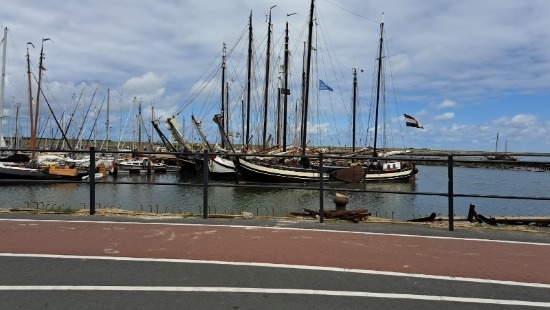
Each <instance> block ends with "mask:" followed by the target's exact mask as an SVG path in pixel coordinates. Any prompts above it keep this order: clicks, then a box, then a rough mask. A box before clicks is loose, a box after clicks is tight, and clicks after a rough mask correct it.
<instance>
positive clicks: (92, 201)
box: [88, 146, 95, 215]
mask: <svg viewBox="0 0 550 310" xmlns="http://www.w3.org/2000/svg"><path fill="white" fill-rule="evenodd" d="M88 179H89V181H90V215H94V214H95V147H94V146H92V147H90V167H89V169H88Z"/></svg>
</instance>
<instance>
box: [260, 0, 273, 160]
mask: <svg viewBox="0 0 550 310" xmlns="http://www.w3.org/2000/svg"><path fill="white" fill-rule="evenodd" d="M274 7H276V5H274V6H272V7H271V8H269V20H268V22H267V51H266V56H265V86H264V130H263V132H262V141H263V144H262V149H263V150H265V149H266V148H267V107H268V97H269V61H270V58H271V51H270V50H271V10H272V9H273V8H274Z"/></svg>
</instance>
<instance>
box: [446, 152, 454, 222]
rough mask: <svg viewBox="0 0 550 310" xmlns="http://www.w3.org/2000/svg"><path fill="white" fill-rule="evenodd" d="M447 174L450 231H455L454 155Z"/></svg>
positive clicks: (450, 157) (450, 159) (449, 161)
mask: <svg viewBox="0 0 550 310" xmlns="http://www.w3.org/2000/svg"><path fill="white" fill-rule="evenodd" d="M447 170H448V172H447V174H448V176H449V181H448V184H449V193H448V194H449V195H448V197H449V231H453V230H454V204H453V201H454V197H453V195H454V192H453V155H449V159H448V162H447Z"/></svg>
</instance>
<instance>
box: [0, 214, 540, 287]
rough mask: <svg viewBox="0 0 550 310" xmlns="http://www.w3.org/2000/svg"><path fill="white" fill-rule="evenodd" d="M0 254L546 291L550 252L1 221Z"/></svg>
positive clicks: (374, 237)
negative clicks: (469, 281)
mask: <svg viewBox="0 0 550 310" xmlns="http://www.w3.org/2000/svg"><path fill="white" fill-rule="evenodd" d="M0 252H1V253H17V254H57V255H83V256H113V257H135V258H167V259H190V260H215V261H226V262H244V263H271V264H290V265H305V266H321V267H336V268H349V269H361V270H375V271H390V272H400V273H411V274H425V275H435V276H452V277H466V278H479V279H491V280H501V281H516V282H528V283H544V284H550V268H547V266H548V258H549V257H550V245H545V244H532V243H509V242H498V241H488V240H464V239H452V238H430V237H419V236H404V235H384V234H373V233H360V232H342V231H320V230H307V229H285V228H273V227H269V228H268V227H250V226H245V227H242V226H220V225H180V224H177V225H174V224H162V223H127V222H88V221H40V220H36V221H34V220H24V221H20V220H15V221H14V220H2V221H0Z"/></svg>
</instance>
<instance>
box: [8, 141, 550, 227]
mask: <svg viewBox="0 0 550 310" xmlns="http://www.w3.org/2000/svg"><path fill="white" fill-rule="evenodd" d="M4 151H14V152H20V151H25V152H28V151H29V150H11V149H5V150H4ZM34 152H38V153H39V152H45V150H34ZM63 152H64V153H67V152H68V153H80V154H87V155H89V157H90V164H89V170H88V175H89V178H88V180H86V181H75V180H55V182H67V183H88V184H89V188H90V191H89V192H90V195H89V205H90V210H89V214H90V215H95V213H96V190H95V189H96V183H97V182H96V180H95V173H96V155H98V154H106V153H109V154H121V153H128V152H129V151H105V150H101V151H97V150H96V149H95V148H94V147H91V148H90V149H89V151H83V150H79V151H63ZM140 154H142V155H146V156H151V155H153V156H154V155H156V154H166V155H174V156H181V155H184V156H195V157H198V158H201V157H202V161H203V165H202V184H166V183H154V184H151V183H148V182H107V181H102V182H101V184H114V185H116V184H148V185H159V186H162V185H177V186H195V187H202V195H203V196H202V198H203V199H202V212H201V213H202V218H203V219H207V218H209V213H210V207H209V200H208V189H209V188H210V187H251V188H278V189H305V190H312V191H318V192H319V222H320V223H323V222H324V220H325V216H324V215H325V210H324V201H323V198H324V192H325V184H324V183H325V182H324V180H323V177H322V175H323V171H324V166H323V162H324V159H326V157H325V155H324V154H323V153H319V154H318V155H315V156H312V155H273V154H269V155H268V154H241V153H231V154H227V153H210V152H208V151H207V150H205V151H204V152H203V153H202V154H197V153H157V152H140ZM214 155H224V156H230V157H233V158H238V157H247V156H255V157H275V158H296V157H306V158H308V159H315V160H318V162H319V167H318V171H319V172H320V173H319V175H320V178H319V180H318V182H315V183H308V184H300V185H297V184H290V185H282V184H277V185H271V184H259V183H253V184H250V183H248V184H243V183H239V182H235V183H234V184H227V183H218V182H211V181H210V179H209V170H208V165H207V164H205V163H207V162H208V161H209V159H210V156H214ZM460 156H461V157H463V156H468V155H464V154H460ZM470 156H479V154H473V155H470ZM330 157H331V158H336V159H338V158H339V159H343V158H346V159H350V157H347V156H333V155H331V156H330ZM435 157H438V158H434V157H428V158H426V156H425V154H424V155H423V156H414V155H413V156H407V157H392V159H395V160H401V161H412V162H431V163H432V164H434V163H435V164H438V165H446V166H447V168H448V169H447V174H448V184H447V185H448V186H447V192H435V193H434V192H414V193H411V192H401V191H382V190H367V189H349V188H342V189H340V188H338V190H342V191H348V192H366V193H389V194H396V195H426V196H441V197H447V211H448V222H449V226H448V229H449V230H450V231H453V230H454V217H455V214H454V199H455V198H457V197H476V198H495V199H520V200H543V201H550V197H531V196H514V195H492V194H488V195H476V194H455V193H454V176H453V171H454V169H453V167H454V166H455V165H456V164H459V163H463V164H476V163H479V162H477V161H475V160H468V161H464V160H455V159H454V154H447V155H441V154H439V155H436V156H435ZM444 157H446V158H444ZM353 159H355V160H358V161H359V160H369V159H372V157H370V156H356V157H353ZM495 163H496V164H507V163H504V162H495ZM521 164H522V165H529V164H532V165H538V166H540V167H541V168H542V169H544V170H550V163H546V162H521ZM50 182H53V181H46V180H32V181H29V183H50ZM332 189H335V188H332ZM37 208H38V204H37ZM59 208H60V209H61V206H59ZM157 210H158V206H157ZM151 211H152V206H151Z"/></svg>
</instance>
